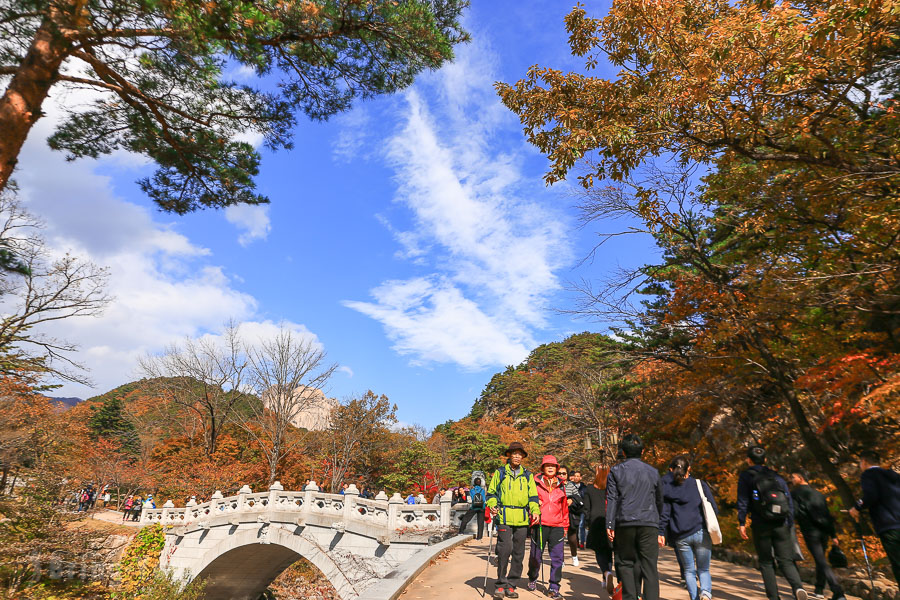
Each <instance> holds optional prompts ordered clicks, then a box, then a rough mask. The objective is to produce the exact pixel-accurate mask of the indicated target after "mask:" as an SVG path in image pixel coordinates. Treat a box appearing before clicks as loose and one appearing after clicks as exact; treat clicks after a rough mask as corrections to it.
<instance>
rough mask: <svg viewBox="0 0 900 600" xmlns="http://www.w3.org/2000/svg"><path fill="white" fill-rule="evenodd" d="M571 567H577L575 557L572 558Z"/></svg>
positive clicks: (576, 558)
mask: <svg viewBox="0 0 900 600" xmlns="http://www.w3.org/2000/svg"><path fill="white" fill-rule="evenodd" d="M572 566H573V567H577V566H578V557H577V556H573V557H572Z"/></svg>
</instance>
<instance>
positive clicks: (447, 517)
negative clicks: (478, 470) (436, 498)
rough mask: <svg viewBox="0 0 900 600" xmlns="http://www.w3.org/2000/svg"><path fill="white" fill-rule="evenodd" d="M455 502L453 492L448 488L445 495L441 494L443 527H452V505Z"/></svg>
mask: <svg viewBox="0 0 900 600" xmlns="http://www.w3.org/2000/svg"><path fill="white" fill-rule="evenodd" d="M452 503H453V492H451V491H450V490H447V491H446V492H444V495H443V496H441V527H450V526H451V525H453V522H452V520H451V516H452V512H451V511H452V508H453V507H452V506H451V504H452Z"/></svg>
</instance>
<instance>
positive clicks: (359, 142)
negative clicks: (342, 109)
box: [331, 106, 372, 162]
mask: <svg viewBox="0 0 900 600" xmlns="http://www.w3.org/2000/svg"><path fill="white" fill-rule="evenodd" d="M334 122H335V123H336V124H337V125H338V127H339V129H338V134H337V138H336V139H335V140H334V143H333V144H332V148H331V151H332V156H333V157H334V158H335V159H337V160H339V161H341V162H351V161H353V160H356V159H358V158H360V155H361V154H363V148H364V147H365V146H366V144H367V142H368V141H369V140H370V139H371V137H372V136H371V133H370V131H369V130H370V128H371V119H370V117H369V113H368V111H367V110H366V108H365V107H364V106H357V107H355V108H354V109H353V110H351V111H350V112H348V113H343V114H341V115H338V116H337V117H335V119H334Z"/></svg>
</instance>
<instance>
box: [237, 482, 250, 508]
mask: <svg viewBox="0 0 900 600" xmlns="http://www.w3.org/2000/svg"><path fill="white" fill-rule="evenodd" d="M252 493H253V491H252V490H251V489H250V486H249V485H245V486H244V487H242V488H241V489H239V490H238V501H237V509H236V510H235V512H241V511H242V510H244V499H245V498H246V497H247V494H252Z"/></svg>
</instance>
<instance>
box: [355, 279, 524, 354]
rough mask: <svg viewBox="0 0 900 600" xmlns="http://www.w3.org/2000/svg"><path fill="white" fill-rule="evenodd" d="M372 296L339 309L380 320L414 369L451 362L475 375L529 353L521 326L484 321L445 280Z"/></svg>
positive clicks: (402, 285)
mask: <svg viewBox="0 0 900 600" xmlns="http://www.w3.org/2000/svg"><path fill="white" fill-rule="evenodd" d="M372 295H373V296H374V298H375V302H371V303H370V302H345V303H344V304H345V306H347V307H349V308H352V309H354V310H358V311H359V312H361V313H363V314H364V315H367V316H369V317H371V318H373V319H375V320H377V321H380V322H381V323H382V324H383V325H384V327H385V329H386V330H387V335H388V337H389V338H390V339H391V341H392V342H393V343H394V349H395V350H396V351H397V352H399V353H400V354H403V355H409V356H412V357H413V360H412V362H413V364H427V363H429V362H453V363H456V364H458V365H460V366H461V367H463V368H464V369H470V370H477V369H481V368H483V367H484V366H486V365H495V364H513V363H516V362H519V361H520V360H522V358H524V357H525V356H526V355H527V354H528V349H529V343H530V340H529V339H528V337H529V336H528V333H527V331H526V330H525V329H524V328H523V327H521V326H519V325H516V324H515V323H512V322H503V321H504V320H503V319H494V318H491V317H489V316H488V315H487V314H485V312H483V311H482V310H481V308H479V307H478V305H477V304H476V303H475V302H474V301H472V300H470V299H468V298H466V297H465V296H464V295H463V292H462V291H461V290H460V288H459V287H457V286H455V285H453V284H452V283H451V282H449V281H446V280H441V279H437V278H435V279H427V278H419V279H410V280H406V281H388V282H385V283H384V284H382V285H381V286H379V287H377V288H375V289H374V290H372Z"/></svg>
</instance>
